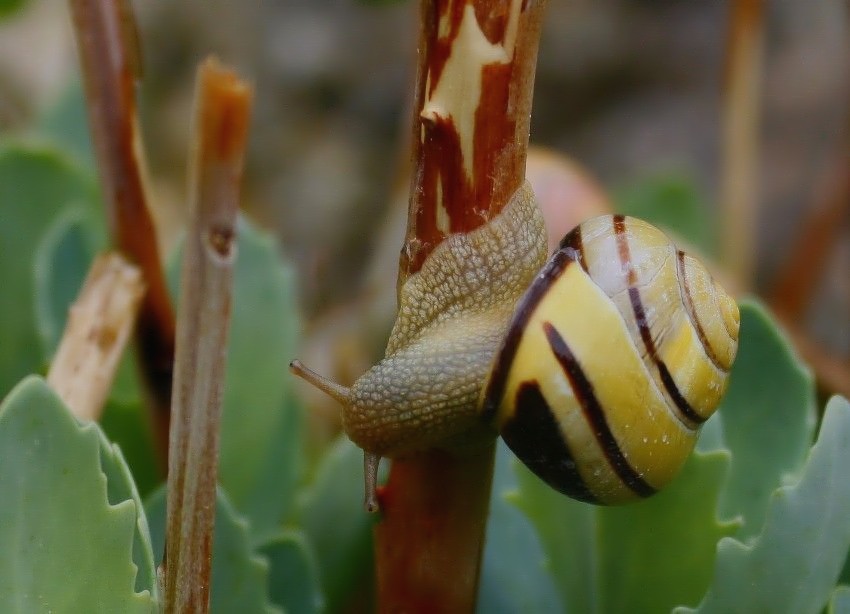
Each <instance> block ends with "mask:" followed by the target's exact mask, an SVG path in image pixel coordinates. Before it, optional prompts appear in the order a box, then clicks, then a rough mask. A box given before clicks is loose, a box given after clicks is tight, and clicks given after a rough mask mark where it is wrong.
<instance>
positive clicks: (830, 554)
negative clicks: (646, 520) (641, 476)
mask: <svg viewBox="0 0 850 614" xmlns="http://www.w3.org/2000/svg"><path fill="white" fill-rule="evenodd" d="M847 467H850V403H848V402H847V401H846V400H845V399H842V398H839V397H835V398H833V399H832V400H831V401H830V402H829V403H828V404H827V407H826V413H825V415H824V418H823V424H822V426H821V429H820V435H819V437H818V440H817V443H816V444H815V445H814V447H813V448H812V450H811V453H810V454H809V458H808V461H807V462H806V465H805V468H804V470H803V474H802V477H801V478H800V480H799V482H797V484H795V485H793V486H784V487H782V488H779V489H777V490H776V491H774V493H773V495H772V496H771V499H770V507H769V509H768V512H767V518H766V520H765V523H764V527H763V529H762V532H761V533H760V534H759V535H758V536H757V537H756V538H754V539H753V540H751V541H749V542H748V543H742V542H740V541H738V540H736V539H732V538H724V539H722V540H721V541H720V543H719V544H718V547H717V561H716V564H715V572H714V581H713V583H712V586H711V588H710V589H709V590H708V592H707V593H706V595H705V597H704V598H703V600H702V603H701V604H700V605H699V607H698V608H697V610H696V611H698V612H729V613H735V612H741V613H747V612H794V613H805V612H813V613H814V612H819V611H820V610H821V609H822V608H823V607H824V606H825V605H826V604H827V601H828V600H829V599H830V594H831V592H832V589H833V587H834V586H835V581H836V579H837V578H838V575H839V573H840V571H841V566H842V564H843V563H844V558H845V556H846V555H847V550H848V548H850V480H848V479H847ZM677 611H678V612H687V611H692V610H688V609H686V608H679V609H678V610H677Z"/></svg>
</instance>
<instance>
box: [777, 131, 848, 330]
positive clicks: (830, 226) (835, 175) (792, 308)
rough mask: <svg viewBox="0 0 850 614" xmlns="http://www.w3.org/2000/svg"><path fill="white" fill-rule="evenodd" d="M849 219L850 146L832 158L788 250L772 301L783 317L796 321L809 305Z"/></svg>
mask: <svg viewBox="0 0 850 614" xmlns="http://www.w3.org/2000/svg"><path fill="white" fill-rule="evenodd" d="M848 221H850V146H845V147H844V148H843V149H842V152H841V155H839V156H836V157H835V159H833V160H831V164H830V167H829V168H828V169H827V170H826V171H825V172H824V177H823V178H822V180H821V185H819V186H818V190H817V193H816V194H815V196H814V198H813V202H812V205H811V206H810V207H809V210H808V212H807V213H806V214H805V216H804V219H803V220H802V223H801V224H800V230H799V232H798V233H797V235H796V238H795V239H794V240H793V242H792V246H791V248H790V249H788V250H786V252H787V254H788V256H787V258H786V260H785V262H784V263H783V266H782V268H781V270H780V272H779V274H778V275H777V277H776V280H775V281H774V283H773V288H772V290H771V291H770V294H769V301H770V304H771V306H772V307H773V309H774V310H775V311H776V312H777V313H778V314H779V315H780V316H782V317H783V318H786V319H788V320H790V321H797V320H799V318H801V317H802V316H803V315H804V313H805V310H806V308H807V307H808V306H809V304H810V301H811V297H812V295H813V294H814V293H815V291H816V289H817V286H818V285H819V284H820V282H821V280H822V278H823V274H824V273H825V272H826V268H827V267H826V265H827V263H828V260H829V257H830V255H831V254H832V252H833V250H834V248H835V246H836V244H837V242H838V240H839V239H840V238H841V236H842V233H844V232H846V231H847V222H848Z"/></svg>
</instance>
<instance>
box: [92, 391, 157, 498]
mask: <svg viewBox="0 0 850 614" xmlns="http://www.w3.org/2000/svg"><path fill="white" fill-rule="evenodd" d="M114 396H115V395H114V393H113V396H112V397H110V398H109V399H108V400H107V402H106V407H105V408H104V411H103V415H102V416H101V417H100V427H101V428H102V429H103V431H104V433H106V436H107V437H108V438H109V440H110V441H112V442H114V443H116V444H117V445H118V446H119V447H120V448H121V452H122V453H123V454H124V458H125V459H126V461H127V465H128V466H129V467H130V470H131V471H132V473H133V478H134V480H135V482H136V487H137V488H138V490H139V493H140V494H141V496H142V497H146V496H147V495H149V494H150V493H151V492H152V491H153V490H154V488H156V486H157V485H158V484H159V472H158V465H157V463H158V462H159V461H158V460H157V458H156V456H155V454H154V445H153V434H152V433H151V426H150V421H149V419H148V417H147V416H146V415H145V411H144V408H143V407H142V403H141V401H140V400H136V401H132V402H128V403H124V402H122V401H118V400H115V398H114Z"/></svg>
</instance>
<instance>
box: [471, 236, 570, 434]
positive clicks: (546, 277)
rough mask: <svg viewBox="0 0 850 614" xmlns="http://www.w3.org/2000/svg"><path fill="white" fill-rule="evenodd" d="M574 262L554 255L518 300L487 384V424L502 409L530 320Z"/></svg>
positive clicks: (561, 253) (563, 254) (559, 253)
mask: <svg viewBox="0 0 850 614" xmlns="http://www.w3.org/2000/svg"><path fill="white" fill-rule="evenodd" d="M572 261H573V260H572V256H571V254H569V253H568V252H566V251H565V250H558V251H557V252H555V254H554V255H553V256H552V258H551V259H550V260H549V262H548V263H547V265H546V266H545V267H544V268H543V270H542V271H540V273H538V274H537V277H535V278H534V281H532V282H531V286H530V287H529V288H528V290H527V291H526V293H525V294H524V295H523V296H522V298H521V299H520V300H519V303H518V304H517V308H516V311H515V312H514V315H513V318H512V319H511V322H510V324H509V325H508V332H507V334H506V335H505V340H504V341H503V342H502V346H501V347H500V348H499V351H498V352H497V353H496V361H495V363H494V364H493V369H492V372H491V374H490V381H489V382H488V384H487V390H486V391H485V394H484V401H483V404H482V407H481V417H482V418H483V419H484V420H486V421H487V422H490V421H491V420H493V418H494V417H495V416H496V411H497V410H498V409H499V404H500V403H501V401H502V397H503V396H504V394H505V386H507V384H508V374H509V373H510V370H511V365H512V364H513V362H514V356H515V355H516V351H517V348H519V343H520V341H521V340H522V335H523V333H524V332H525V327H526V326H527V324H528V320H529V319H530V318H531V315H532V314H533V313H534V310H535V309H536V308H537V305H538V304H539V303H540V301H541V300H543V297H544V296H545V295H546V291H547V290H548V289H549V286H551V285H552V283H554V281H555V280H556V279H558V278H559V277H560V276H561V274H562V273H563V272H564V271H565V270H566V268H567V265H568V264H569V263H570V262H572Z"/></svg>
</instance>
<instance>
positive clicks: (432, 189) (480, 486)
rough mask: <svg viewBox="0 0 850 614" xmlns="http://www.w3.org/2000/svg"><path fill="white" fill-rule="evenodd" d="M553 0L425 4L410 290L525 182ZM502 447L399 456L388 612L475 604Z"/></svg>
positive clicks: (390, 526) (385, 494) (384, 583)
mask: <svg viewBox="0 0 850 614" xmlns="http://www.w3.org/2000/svg"><path fill="white" fill-rule="evenodd" d="M544 5H545V1H543V0H510V1H509V2H504V1H501V2H500V1H496V0H471V1H469V0H468V1H463V0H422V4H421V31H420V43H419V45H420V51H419V66H418V78H417V86H416V97H415V101H416V102H415V105H414V109H415V114H414V122H413V143H414V156H413V159H414V172H413V179H412V183H411V198H410V208H409V212H408V229H407V236H406V238H405V242H404V247H403V249H402V256H401V263H400V270H399V285H401V284H402V283H403V282H404V280H405V279H406V278H407V277H408V276H409V275H411V274H413V273H415V272H416V271H418V270H419V268H420V267H421V265H422V262H423V261H424V260H425V259H426V258H427V257H428V254H430V253H431V251H432V250H433V249H434V247H436V246H437V245H438V244H439V243H440V242H441V241H442V240H443V239H445V238H446V237H447V236H448V235H450V234H452V233H457V232H469V231H471V230H474V229H475V228H477V227H479V226H480V225H482V224H483V223H485V222H486V221H487V220H489V219H490V218H492V217H493V216H494V215H496V214H498V213H499V212H500V211H501V209H502V207H503V206H504V205H505V204H506V203H507V201H508V199H509V198H510V196H511V195H512V194H513V193H514V191H515V190H516V189H517V188H518V187H519V186H520V185H521V183H522V181H523V178H524V176H525V161H526V150H527V148H528V133H529V118H530V111H531V97H532V89H533V84H534V72H535V65H536V60H537V48H538V42H539V37H540V26H541V21H542V16H543V9H544ZM493 451H494V446H493V444H492V443H490V442H488V443H486V444H484V445H481V446H478V447H472V448H470V449H467V450H462V451H460V450H458V451H446V450H430V451H426V452H423V453H421V454H418V455H416V456H412V457H408V458H404V459H396V460H395V461H394V462H393V464H392V468H391V471H390V477H389V481H388V483H387V485H386V486H385V487H384V488H383V489H382V491H381V493H380V497H381V509H382V511H383V518H382V520H381V522H380V523H379V524H378V525H377V527H376V530H375V537H376V557H377V576H378V602H379V609H380V611H382V612H396V611H405V612H433V611H446V612H469V611H472V610H473V609H474V605H475V598H476V594H477V586H478V576H479V570H480V561H481V553H482V551H483V541H484V529H485V526H486V518H487V509H488V501H489V495H490V483H491V481H492V467H493Z"/></svg>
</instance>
